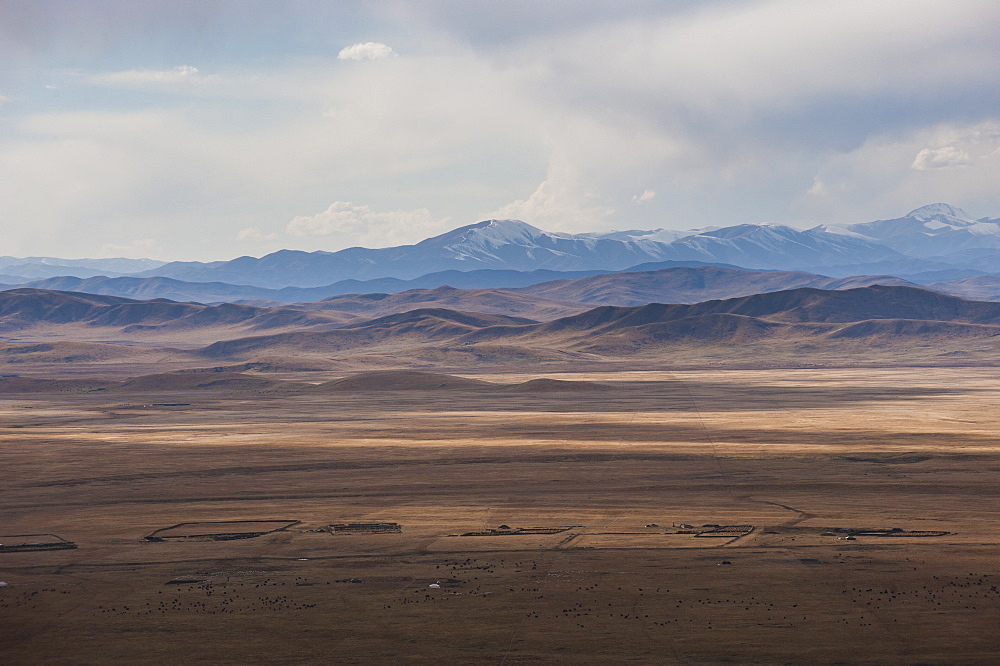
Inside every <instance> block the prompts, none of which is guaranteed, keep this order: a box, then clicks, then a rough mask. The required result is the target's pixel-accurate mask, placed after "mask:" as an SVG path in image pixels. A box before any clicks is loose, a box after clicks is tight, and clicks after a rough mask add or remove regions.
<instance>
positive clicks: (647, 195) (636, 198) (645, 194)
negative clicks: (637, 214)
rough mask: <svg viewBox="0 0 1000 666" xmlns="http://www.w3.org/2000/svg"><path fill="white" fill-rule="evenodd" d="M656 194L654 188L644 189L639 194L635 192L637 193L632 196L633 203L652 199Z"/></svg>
mask: <svg viewBox="0 0 1000 666" xmlns="http://www.w3.org/2000/svg"><path fill="white" fill-rule="evenodd" d="M655 196H656V192H654V191H653V190H643V191H642V192H640V193H639V194H635V195H633V196H632V202H633V203H637V204H638V203H644V202H646V201H649V200H650V199H652V198H653V197H655Z"/></svg>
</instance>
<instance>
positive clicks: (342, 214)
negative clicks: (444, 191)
mask: <svg viewBox="0 0 1000 666" xmlns="http://www.w3.org/2000/svg"><path fill="white" fill-rule="evenodd" d="M446 223H447V220H446V219H445V220H440V219H435V218H434V217H433V216H432V215H431V213H430V211H429V210H427V209H426V208H420V209H417V210H396V211H389V212H384V213H377V212H375V211H373V210H371V208H369V207H368V206H365V205H355V204H353V203H351V202H350V201H335V202H333V203H332V204H330V206H329V207H328V208H327V209H326V210H324V211H322V212H320V213H317V214H315V215H309V216H298V217H295V218H293V219H292V221H291V222H289V223H288V226H287V227H286V230H287V232H288V233H289V234H290V235H292V236H298V237H300V238H304V237H309V236H321V237H333V238H335V239H336V240H337V241H338V244H341V245H343V244H351V243H353V244H359V245H365V246H366V247H385V246H391V245H396V244H403V243H407V242H416V241H419V240H423V239H424V238H425V237H426V236H427V235H429V234H430V233H433V232H435V231H438V232H439V231H444V230H445V225H446Z"/></svg>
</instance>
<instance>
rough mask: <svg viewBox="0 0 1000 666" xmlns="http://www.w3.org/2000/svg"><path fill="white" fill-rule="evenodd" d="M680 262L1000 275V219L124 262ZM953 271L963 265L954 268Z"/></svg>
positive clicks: (511, 223) (212, 271) (194, 268)
mask: <svg viewBox="0 0 1000 666" xmlns="http://www.w3.org/2000/svg"><path fill="white" fill-rule="evenodd" d="M11 259H12V258H0V271H2V272H3V273H5V274H9V275H12V276H16V275H21V274H22V273H18V272H13V271H12V270H11V269H10V268H8V269H6V270H5V269H4V265H5V263H6V264H7V265H9V266H18V265H19V264H18V263H17V262H18V261H21V262H25V261H27V260H14V261H11ZM79 261H80V262H83V261H91V260H79ZM108 261H114V262H121V261H127V260H108ZM139 261H144V260H139ZM677 261H681V262H691V261H694V262H703V263H709V264H727V265H730V266H741V267H744V268H753V269H775V270H807V271H811V272H822V273H824V274H826V275H832V276H844V275H859V274H873V273H878V274H883V273H885V274H893V275H897V276H902V277H910V276H914V278H913V279H919V278H918V277H916V276H917V275H922V274H924V273H928V272H933V273H934V275H935V276H936V277H934V279H935V280H941V279H952V278H954V277H969V276H970V275H980V274H983V273H996V274H1000V220H997V219H989V218H982V219H979V220H975V219H972V217H971V216H969V215H968V214H967V213H965V212H964V211H962V210H961V209H959V208H956V207H954V206H949V205H947V204H933V205H930V206H924V207H922V208H918V209H916V210H914V211H911V212H910V213H908V214H907V215H905V216H904V217H901V218H896V219H892V220H876V221H875V222H866V223H862V224H851V225H831V226H820V227H815V228H813V229H808V230H801V229H795V228H792V227H788V226H781V225H760V224H738V225H734V226H728V227H706V228H704V229H696V230H690V231H673V230H665V229H654V230H638V229H633V230H626V231H611V232H600V233H593V232H592V233H580V234H572V233H562V232H549V231H543V230H541V229H538V228H537V227H534V226H532V225H530V224H527V223H525V222H521V221H518V220H484V221H482V222H477V223H475V224H469V225H466V226H464V227H459V228H458V229H453V230H451V231H448V232H446V233H443V234H440V235H438V236H434V237H432V238H427V239H425V240H423V241H420V242H419V243H416V244H414V245H401V246H398V247H388V248H377V249H371V248H364V247H352V248H347V249H344V250H340V251H337V252H323V251H317V252H303V251H299V250H279V251H278V252H273V253H271V254H268V255H265V256H263V257H259V258H258V257H239V258H237V259H233V260H232V261H215V262H209V263H202V262H171V263H169V264H165V265H162V266H153V267H150V269H149V270H142V271H137V270H135V269H134V268H133V270H132V271H131V272H130V276H131V277H143V278H144V277H164V278H173V279H176V280H182V281H186V282H219V283H226V284H228V285H249V286H253V287H266V288H278V289H280V288H284V287H309V288H311V287H322V286H327V285H330V284H332V283H334V282H339V281H343V280H372V279H379V278H398V279H402V280H411V279H414V278H417V277H420V276H422V275H427V274H429V273H437V272H442V271H462V272H468V271H475V270H483V269H488V270H507V271H511V270H513V271H537V270H549V271H617V270H623V269H626V268H630V267H632V266H636V265H639V264H650V263H657V262H677ZM60 262H62V263H61V266H62V268H60V267H59V263H60ZM52 264H55V265H52ZM72 264H73V262H67V261H65V260H51V264H49V263H48V260H47V261H46V263H44V264H42V263H36V264H35V266H36V267H37V266H42V267H43V268H44V270H43V271H42V274H41V275H39V274H37V273H33V274H31V275H30V277H53V276H77V277H81V278H82V277H89V276H91V275H94V274H95V273H94V272H92V271H98V270H101V267H97V266H94V267H81V266H73V265H72ZM132 266H135V264H131V265H129V266H126V265H125V264H121V263H115V264H113V267H114V268H118V269H119V270H118V271H114V270H112V264H108V265H107V266H106V269H105V270H106V272H105V274H106V275H110V276H114V275H116V274H117V275H121V274H122V272H124V271H121V270H120V269H121V268H130V267H132ZM143 267H145V266H143ZM955 271H958V272H959V273H962V274H961V275H951V273H953V272H955ZM963 271H965V272H963ZM948 275H951V276H950V277H946V276H948Z"/></svg>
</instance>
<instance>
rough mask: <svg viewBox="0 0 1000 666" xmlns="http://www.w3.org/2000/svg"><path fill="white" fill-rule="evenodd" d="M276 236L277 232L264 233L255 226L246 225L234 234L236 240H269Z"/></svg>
mask: <svg viewBox="0 0 1000 666" xmlns="http://www.w3.org/2000/svg"><path fill="white" fill-rule="evenodd" d="M277 237H278V234H265V233H263V232H262V231H261V230H260V229H258V228H257V227H246V228H245V229H240V231H239V233H238V234H236V240H238V241H271V240H274V239H276V238H277Z"/></svg>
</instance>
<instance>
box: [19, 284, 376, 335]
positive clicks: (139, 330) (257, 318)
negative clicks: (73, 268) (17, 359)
mask: <svg viewBox="0 0 1000 666" xmlns="http://www.w3.org/2000/svg"><path fill="white" fill-rule="evenodd" d="M356 319H357V317H355V316H353V315H349V314H347V313H341V312H336V311H331V312H309V311H302V310H294V309H289V308H261V307H254V306H248V305H237V304H233V303H223V304H221V305H202V304H200V303H178V302H176V301H168V300H164V299H156V300H152V301H136V300H133V299H129V298H121V297H118V296H100V295H95V294H85V293H78V292H62V291H49V290H44V289H14V290H11V291H4V292H0V332H3V333H15V332H16V333H21V332H25V331H32V330H40V331H43V332H44V333H46V334H47V335H48V336H49V337H51V333H52V332H53V331H54V330H56V329H59V328H62V327H77V328H79V327H81V326H84V327H86V328H87V329H93V330H94V333H93V335H94V336H100V335H105V336H107V335H110V334H114V335H124V336H126V337H140V338H141V337H143V336H147V337H148V336H151V335H153V336H155V335H157V334H159V335H161V336H162V335H163V334H167V335H173V336H174V337H177V338H183V337H184V335H185V333H190V332H195V331H206V330H218V331H220V332H223V334H229V335H232V334H234V333H235V334H239V333H240V332H243V333H251V332H255V331H267V330H290V329H302V328H311V327H325V328H331V327H333V326H337V325H340V324H344V323H347V322H351V321H355V320H356ZM84 330H86V329H84ZM75 337H76V338H77V339H79V338H81V337H84V336H83V334H82V333H80V332H78V333H76V334H75ZM216 339H218V338H216Z"/></svg>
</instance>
